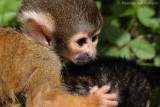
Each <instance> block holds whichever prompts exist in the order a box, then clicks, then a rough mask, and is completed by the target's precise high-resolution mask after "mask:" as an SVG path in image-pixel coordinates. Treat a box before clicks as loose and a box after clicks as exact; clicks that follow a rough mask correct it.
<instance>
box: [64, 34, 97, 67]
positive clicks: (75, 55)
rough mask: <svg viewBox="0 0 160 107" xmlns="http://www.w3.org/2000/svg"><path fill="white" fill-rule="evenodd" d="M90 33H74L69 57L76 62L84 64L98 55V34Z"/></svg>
mask: <svg viewBox="0 0 160 107" xmlns="http://www.w3.org/2000/svg"><path fill="white" fill-rule="evenodd" d="M99 32H100V31H98V32H96V33H95V34H92V35H89V34H88V33H84V32H80V33H77V34H75V35H73V38H71V42H70V44H69V47H70V48H69V51H70V54H68V56H67V57H68V59H69V60H71V61H72V62H74V63H75V64H79V65H82V64H84V63H87V62H88V61H90V60H91V59H93V58H94V57H95V55H96V46H97V43H98V34H99Z"/></svg>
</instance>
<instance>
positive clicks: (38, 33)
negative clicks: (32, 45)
mask: <svg viewBox="0 0 160 107" xmlns="http://www.w3.org/2000/svg"><path fill="white" fill-rule="evenodd" d="M20 21H21V22H22V23H23V24H22V25H23V30H24V33H25V35H26V36H27V37H28V38H29V39H30V40H32V41H34V42H36V43H40V44H41V45H44V46H46V47H51V48H53V47H54V45H55V42H54V36H53V32H54V31H55V24H54V22H53V19H51V17H50V15H48V14H45V13H43V12H40V13H37V12H31V11H29V12H23V13H22V15H21V18H20Z"/></svg>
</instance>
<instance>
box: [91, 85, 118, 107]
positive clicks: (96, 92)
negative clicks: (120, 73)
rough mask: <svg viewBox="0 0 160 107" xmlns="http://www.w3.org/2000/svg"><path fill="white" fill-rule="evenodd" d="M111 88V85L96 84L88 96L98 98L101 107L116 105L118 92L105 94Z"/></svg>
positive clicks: (114, 106)
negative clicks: (99, 85) (99, 86)
mask: <svg viewBox="0 0 160 107" xmlns="http://www.w3.org/2000/svg"><path fill="white" fill-rule="evenodd" d="M109 90H110V86H103V87H101V88H98V87H97V86H94V87H93V88H92V89H91V90H90V92H89V94H88V97H92V98H96V100H98V102H99V105H100V107H116V106H118V102H117V101H116V99H117V96H116V94H105V93H107V92H108V91H109Z"/></svg>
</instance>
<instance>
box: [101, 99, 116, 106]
mask: <svg viewBox="0 0 160 107" xmlns="http://www.w3.org/2000/svg"><path fill="white" fill-rule="evenodd" d="M102 105H105V106H106V107H108V106H111V107H117V106H118V102H117V101H110V100H107V101H103V102H102Z"/></svg>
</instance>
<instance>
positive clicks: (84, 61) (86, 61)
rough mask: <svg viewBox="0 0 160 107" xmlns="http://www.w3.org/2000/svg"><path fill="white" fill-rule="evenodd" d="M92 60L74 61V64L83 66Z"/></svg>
mask: <svg viewBox="0 0 160 107" xmlns="http://www.w3.org/2000/svg"><path fill="white" fill-rule="evenodd" d="M92 59H93V58H89V59H83V60H82V59H79V60H77V61H76V64H77V65H84V64H86V63H88V62H90V61H91V60H92Z"/></svg>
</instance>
